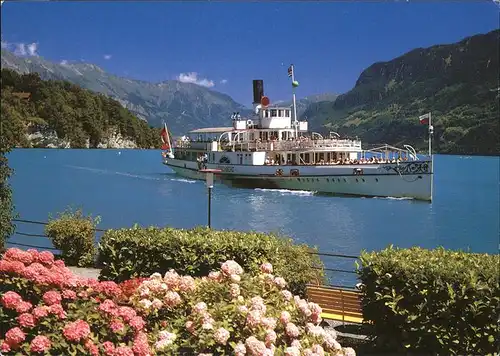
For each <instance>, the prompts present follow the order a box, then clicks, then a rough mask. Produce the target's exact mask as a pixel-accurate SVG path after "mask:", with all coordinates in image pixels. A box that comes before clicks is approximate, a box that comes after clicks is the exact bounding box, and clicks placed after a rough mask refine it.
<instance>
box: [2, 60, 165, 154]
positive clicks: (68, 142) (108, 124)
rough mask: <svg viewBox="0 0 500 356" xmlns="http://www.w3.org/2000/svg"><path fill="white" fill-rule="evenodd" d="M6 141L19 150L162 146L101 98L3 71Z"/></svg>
mask: <svg viewBox="0 0 500 356" xmlns="http://www.w3.org/2000/svg"><path fill="white" fill-rule="evenodd" d="M1 115H2V139H3V140H6V144H7V145H9V146H16V147H71V148H86V147H90V148H95V147H103V148H106V147H129V148H133V147H140V148H152V147H155V148H157V147H159V138H158V137H159V129H154V128H151V127H150V126H149V125H148V124H147V122H145V121H143V120H140V119H138V118H137V117H135V116H134V115H132V114H131V113H130V112H129V111H128V110H127V109H125V108H123V106H122V105H121V104H120V103H119V102H117V101H115V100H113V99H110V98H108V97H107V96H105V95H102V94H96V93H92V92H91V91H89V90H86V89H82V88H80V87H78V86H77V85H74V84H71V83H69V82H65V81H52V80H48V81H44V80H42V79H40V77H39V75H38V74H37V73H29V74H24V75H19V74H18V73H16V72H14V71H12V70H9V69H2V72H1Z"/></svg>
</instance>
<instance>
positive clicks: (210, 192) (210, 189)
mask: <svg viewBox="0 0 500 356" xmlns="http://www.w3.org/2000/svg"><path fill="white" fill-rule="evenodd" d="M211 202H212V187H208V228H209V229H210V228H211V224H210V214H211Z"/></svg>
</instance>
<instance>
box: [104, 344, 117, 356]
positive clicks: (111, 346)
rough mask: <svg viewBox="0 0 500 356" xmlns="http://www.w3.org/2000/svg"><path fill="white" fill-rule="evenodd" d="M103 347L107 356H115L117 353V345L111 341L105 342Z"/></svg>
mask: <svg viewBox="0 0 500 356" xmlns="http://www.w3.org/2000/svg"><path fill="white" fill-rule="evenodd" d="M102 348H103V349H104V354H106V356H113V355H114V353H115V345H114V344H113V343H112V342H111V341H105V342H103V343H102Z"/></svg>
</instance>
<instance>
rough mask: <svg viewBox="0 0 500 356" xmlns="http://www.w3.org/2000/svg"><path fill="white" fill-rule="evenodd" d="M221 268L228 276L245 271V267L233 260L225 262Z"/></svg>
mask: <svg viewBox="0 0 500 356" xmlns="http://www.w3.org/2000/svg"><path fill="white" fill-rule="evenodd" d="M221 270H222V273H224V274H225V275H226V276H231V275H240V274H242V273H243V268H241V266H240V265H239V264H238V263H237V262H236V261H233V260H228V261H226V262H224V263H223V264H222V266H221Z"/></svg>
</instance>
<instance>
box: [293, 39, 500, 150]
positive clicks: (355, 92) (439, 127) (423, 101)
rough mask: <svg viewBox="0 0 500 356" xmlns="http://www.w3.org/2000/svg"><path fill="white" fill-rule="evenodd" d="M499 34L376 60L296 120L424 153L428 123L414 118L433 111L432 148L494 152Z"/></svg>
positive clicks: (499, 134)
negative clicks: (342, 89) (328, 99)
mask: <svg viewBox="0 0 500 356" xmlns="http://www.w3.org/2000/svg"><path fill="white" fill-rule="evenodd" d="M499 37H500V30H495V31H492V32H489V33H487V34H481V35H476V36H472V37H467V38H465V39H463V40H462V41H460V42H458V43H453V44H447V45H437V46H432V47H429V48H417V49H414V50H412V51H410V52H408V53H406V54H404V55H402V56H400V57H398V58H395V59H393V60H391V61H388V62H380V63H375V64H373V65H371V66H370V67H369V68H367V69H366V70H364V71H363V72H362V73H361V75H360V76H359V78H358V80H357V81H356V84H355V86H354V88H353V89H351V90H350V91H349V92H347V93H345V94H343V95H340V96H339V97H337V98H336V100H335V101H334V102H318V103H313V104H311V105H309V106H308V107H307V109H306V110H305V111H304V113H303V114H302V115H303V116H307V117H308V120H311V121H313V122H315V123H316V124H317V127H315V128H316V129H322V130H325V131H326V130H335V131H338V132H340V133H343V134H346V135H349V136H359V137H360V138H361V139H362V140H363V141H364V142H365V143H369V144H380V143H390V144H401V143H407V144H411V145H413V146H414V147H416V148H419V149H425V148H426V147H427V143H426V140H427V126H426V125H420V124H419V120H418V116H419V115H422V114H424V113H427V112H432V124H433V126H434V136H433V137H434V142H435V146H434V147H435V149H436V151H438V152H443V153H464V154H474V153H477V154H499V153H500V145H499V141H498V137H500V129H499V120H498V117H499V110H498V109H499V108H498V100H499V98H500V95H499V94H500V85H499V52H498V51H499V47H498V44H499V39H500V38H499Z"/></svg>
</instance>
